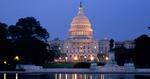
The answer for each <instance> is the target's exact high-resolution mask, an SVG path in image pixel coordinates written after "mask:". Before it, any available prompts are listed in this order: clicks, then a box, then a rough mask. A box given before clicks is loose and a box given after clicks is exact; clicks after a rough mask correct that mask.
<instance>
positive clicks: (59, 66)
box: [43, 63, 74, 68]
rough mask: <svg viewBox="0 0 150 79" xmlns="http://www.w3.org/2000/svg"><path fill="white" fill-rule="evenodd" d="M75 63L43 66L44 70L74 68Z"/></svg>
mask: <svg viewBox="0 0 150 79" xmlns="http://www.w3.org/2000/svg"><path fill="white" fill-rule="evenodd" d="M73 66H74V63H49V64H45V65H43V67H44V68H73Z"/></svg>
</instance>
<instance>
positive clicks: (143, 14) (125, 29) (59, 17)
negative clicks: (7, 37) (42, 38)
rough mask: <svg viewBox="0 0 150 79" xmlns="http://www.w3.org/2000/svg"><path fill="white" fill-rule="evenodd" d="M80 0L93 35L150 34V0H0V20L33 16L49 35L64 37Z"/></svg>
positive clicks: (130, 36)
mask: <svg viewBox="0 0 150 79" xmlns="http://www.w3.org/2000/svg"><path fill="white" fill-rule="evenodd" d="M80 1H82V4H83V7H84V12H85V15H86V16H87V17H88V18H89V19H90V21H91V24H92V28H93V30H94V34H93V35H94V38H95V39H103V38H105V37H107V38H109V39H111V38H113V39H114V40H120V41H123V40H134V39H135V38H137V37H139V36H140V35H142V34H147V35H149V34H150V30H149V29H148V26H150V10H149V8H150V5H149V4H150V0H115V1H112V0H95V1H94V0H91V1H90V0H89V1H87V0H61V1H60V0H44V1H43V0H32V1H31V0H21V1H20V0H11V1H10V0H1V1H0V3H1V5H0V10H1V12H0V22H3V23H6V24H8V25H14V24H15V23H16V22H17V20H18V19H19V18H25V17H35V18H36V19H37V20H39V21H40V23H41V25H42V26H43V27H44V28H46V29H47V30H48V32H49V33H50V39H54V38H57V37H58V38H60V39H62V40H64V39H67V38H68V30H69V28H70V24H71V22H72V20H73V17H74V16H75V15H77V12H78V8H79V3H80Z"/></svg>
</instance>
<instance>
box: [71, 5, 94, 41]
mask: <svg viewBox="0 0 150 79" xmlns="http://www.w3.org/2000/svg"><path fill="white" fill-rule="evenodd" d="M92 35H93V29H92V28H91V23H90V21H89V19H88V17H86V16H85V15H84V12H83V7H82V5H81V4H80V7H79V11H78V14H77V15H76V16H75V17H74V18H73V21H72V22H71V28H70V29H69V38H81V39H88V38H89V39H91V38H92Z"/></svg>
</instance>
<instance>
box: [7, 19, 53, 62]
mask: <svg viewBox="0 0 150 79" xmlns="http://www.w3.org/2000/svg"><path fill="white" fill-rule="evenodd" d="M8 30H9V34H10V37H11V38H12V39H13V43H14V50H15V52H16V54H17V55H19V56H20V57H21V61H22V62H23V63H31V64H36V65H41V64H43V63H44V62H45V61H46V60H47V59H48V58H49V56H50V55H49V51H48V47H49V45H48V44H47V39H48V37H49V33H48V32H47V30H46V29H45V28H43V27H42V26H41V25H40V22H39V21H37V20H36V19H35V18H34V17H26V18H21V19H19V20H18V22H17V23H16V25H11V26H10V27H9V28H8Z"/></svg>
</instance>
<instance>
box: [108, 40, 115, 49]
mask: <svg viewBox="0 0 150 79" xmlns="http://www.w3.org/2000/svg"><path fill="white" fill-rule="evenodd" d="M109 47H110V50H112V49H113V47H114V40H113V39H111V40H110V41H109Z"/></svg>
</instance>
